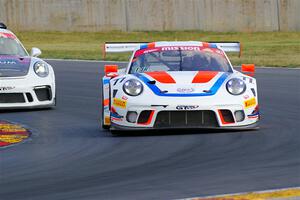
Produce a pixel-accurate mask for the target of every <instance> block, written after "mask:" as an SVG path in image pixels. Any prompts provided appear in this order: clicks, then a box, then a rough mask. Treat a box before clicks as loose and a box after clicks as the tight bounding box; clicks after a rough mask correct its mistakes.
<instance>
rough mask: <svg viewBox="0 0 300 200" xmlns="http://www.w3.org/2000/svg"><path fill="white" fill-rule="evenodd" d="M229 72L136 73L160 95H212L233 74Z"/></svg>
mask: <svg viewBox="0 0 300 200" xmlns="http://www.w3.org/2000/svg"><path fill="white" fill-rule="evenodd" d="M231 74H232V73H228V72H215V71H176V72H146V73H137V74H134V75H135V76H136V77H137V78H139V79H140V80H141V81H142V82H143V83H144V84H146V85H147V86H148V87H149V88H150V89H151V90H152V91H153V92H154V93H155V94H156V95H158V96H178V97H179V96H210V95H214V94H215V93H217V92H218V90H219V89H220V88H221V87H222V86H223V83H224V82H225V81H226V80H227V79H228V77H229V76H231Z"/></svg>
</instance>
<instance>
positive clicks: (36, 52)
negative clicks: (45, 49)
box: [30, 47, 42, 57]
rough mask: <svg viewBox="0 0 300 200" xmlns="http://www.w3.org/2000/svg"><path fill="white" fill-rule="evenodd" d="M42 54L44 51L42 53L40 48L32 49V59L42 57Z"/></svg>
mask: <svg viewBox="0 0 300 200" xmlns="http://www.w3.org/2000/svg"><path fill="white" fill-rule="evenodd" d="M41 54H42V51H41V50H40V49H39V48H36V47H33V48H32V49H31V52H30V55H31V56H32V57H38V56H40V55H41Z"/></svg>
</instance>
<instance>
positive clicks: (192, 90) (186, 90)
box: [177, 88, 195, 93]
mask: <svg viewBox="0 0 300 200" xmlns="http://www.w3.org/2000/svg"><path fill="white" fill-rule="evenodd" d="M194 91H195V90H194V88H177V92H179V93H192V92H194Z"/></svg>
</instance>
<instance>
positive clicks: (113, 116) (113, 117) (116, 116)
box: [111, 107, 124, 121]
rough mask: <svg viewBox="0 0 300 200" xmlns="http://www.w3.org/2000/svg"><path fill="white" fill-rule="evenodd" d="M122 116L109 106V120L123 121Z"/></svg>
mask: <svg viewBox="0 0 300 200" xmlns="http://www.w3.org/2000/svg"><path fill="white" fill-rule="evenodd" d="M123 118H124V116H122V115H120V114H119V113H117V111H116V109H115V108H114V107H111V120H112V121H123Z"/></svg>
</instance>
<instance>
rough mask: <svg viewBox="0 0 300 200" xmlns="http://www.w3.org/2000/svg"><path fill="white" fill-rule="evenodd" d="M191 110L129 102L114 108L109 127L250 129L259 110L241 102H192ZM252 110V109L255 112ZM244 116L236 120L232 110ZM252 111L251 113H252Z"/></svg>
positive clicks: (256, 121)
mask: <svg viewBox="0 0 300 200" xmlns="http://www.w3.org/2000/svg"><path fill="white" fill-rule="evenodd" d="M190 108H192V110H178V106H176V105H173V106H172V105H170V104H169V105H168V106H163V105H152V106H145V105H141V106H139V105H131V106H128V107H127V109H115V110H116V113H112V114H111V129H112V130H116V129H121V130H123V129H125V130H128V129H132V130H145V129H174V128H175V129H186V128H188V129H199V128H201V129H239V130H242V129H254V128H257V123H258V121H259V113H258V111H257V109H258V107H257V106H252V107H250V108H244V106H243V105H242V104H227V105H224V104H223V105H204V106H203V105H202V106H201V105H192V106H190ZM255 110H256V111H255ZM132 111H134V112H136V113H137V118H136V121H135V122H129V121H128V113H129V112H132ZM237 111H238V112H241V113H242V114H243V115H244V116H243V118H242V120H241V119H238V117H237V115H236V112H237ZM254 111H255V114H253V113H254Z"/></svg>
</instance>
